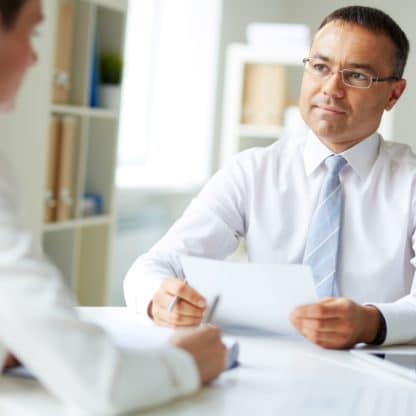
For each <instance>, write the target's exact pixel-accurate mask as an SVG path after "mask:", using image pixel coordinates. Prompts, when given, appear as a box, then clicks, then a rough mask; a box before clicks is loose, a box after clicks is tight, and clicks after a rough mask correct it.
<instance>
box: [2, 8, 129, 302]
mask: <svg viewBox="0 0 416 416" xmlns="http://www.w3.org/2000/svg"><path fill="white" fill-rule="evenodd" d="M60 1H61V0H44V1H43V8H44V15H45V22H44V23H43V24H42V27H41V28H40V36H39V38H38V39H36V44H37V45H36V49H37V51H38V54H39V57H40V59H39V64H38V65H37V67H36V68H35V69H34V70H32V71H31V73H30V74H29V75H28V79H27V80H26V82H25V84H24V85H23V89H22V93H21V95H20V97H19V100H18V106H17V111H16V112H15V113H13V114H10V115H7V116H6V117H4V118H3V120H1V121H0V125H1V127H2V131H3V134H4V135H5V136H6V137H7V139H6V140H4V141H3V142H2V143H1V145H0V146H1V151H2V153H5V154H6V157H7V158H8V160H9V161H10V162H11V163H12V165H13V167H14V171H15V173H16V174H17V175H16V176H17V179H18V182H19V185H20V188H21V191H22V192H21V193H22V204H23V211H24V213H25V214H24V222H25V224H26V226H27V228H29V229H30V230H31V232H32V234H33V235H34V237H35V245H36V247H37V248H38V249H39V250H42V251H43V252H44V253H45V254H46V255H47V256H48V257H49V258H51V260H52V261H53V262H54V263H55V264H56V265H57V266H58V267H59V268H60V270H61V271H62V273H63V275H64V277H65V279H66V280H67V281H68V284H69V285H70V286H71V287H72V289H73V290H74V293H75V294H76V296H77V298H78V300H79V302H80V303H81V304H83V305H103V304H106V303H107V291H108V287H109V278H110V270H111V257H112V255H111V253H112V240H113V234H114V230H115V221H116V215H115V204H114V197H115V168H116V153H117V140H118V122H119V112H118V111H112V110H107V109H101V108H91V107H89V101H90V99H89V91H90V76H91V66H92V59H93V47H94V38H95V36H97V40H98V44H99V50H115V51H119V52H120V53H121V54H122V53H123V48H124V32H125V24H126V17H127V16H126V14H127V3H128V2H127V0H72V2H73V3H74V5H75V10H76V12H75V31H74V46H73V57H72V68H71V96H70V100H69V103H68V104H65V105H56V104H53V103H52V79H53V69H54V52H55V33H56V25H57V12H58V6H59V2H60ZM52 114H58V115H71V116H75V117H76V118H77V119H78V122H79V123H78V125H79V128H78V133H77V149H76V170H75V175H74V176H75V178H74V182H75V184H74V196H75V197H74V200H75V203H74V207H73V214H72V217H71V218H70V219H69V220H67V221H62V222H53V223H47V224H44V195H45V188H46V177H47V153H48V143H49V120H50V117H51V115H52ZM86 192H89V193H96V194H100V195H101V196H102V198H103V212H102V214H100V215H96V216H91V217H82V215H81V204H80V201H81V198H82V196H83V195H84V193H86Z"/></svg>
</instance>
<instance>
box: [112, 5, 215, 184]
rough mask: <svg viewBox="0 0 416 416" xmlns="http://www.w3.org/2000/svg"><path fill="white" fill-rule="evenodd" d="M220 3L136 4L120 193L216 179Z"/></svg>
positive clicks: (130, 34)
mask: <svg viewBox="0 0 416 416" xmlns="http://www.w3.org/2000/svg"><path fill="white" fill-rule="evenodd" d="M221 3H222V0H209V1H206V0H175V1H172V0H140V1H137V0H131V1H130V6H129V7H130V9H129V17H128V22H127V39H126V59H125V63H126V67H125V77H124V86H123V101H122V102H123V105H122V111H121V119H120V148H119V159H118V169H117V185H118V186H119V187H122V188H123V187H151V186H165V187H169V186H172V187H178V188H184V187H195V186H199V185H201V184H202V183H203V182H204V181H205V180H206V179H207V178H208V175H209V174H210V166H211V157H212V140H213V137H212V136H213V131H214V128H213V127H214V126H213V121H214V106H215V91H216V76H217V61H218V54H219V32H220V24H221V8H222V7H221V6H222V4H221Z"/></svg>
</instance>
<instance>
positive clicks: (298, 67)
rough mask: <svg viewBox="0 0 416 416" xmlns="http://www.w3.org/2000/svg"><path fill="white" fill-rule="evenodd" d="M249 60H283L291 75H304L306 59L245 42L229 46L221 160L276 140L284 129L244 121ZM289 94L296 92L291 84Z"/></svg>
mask: <svg viewBox="0 0 416 416" xmlns="http://www.w3.org/2000/svg"><path fill="white" fill-rule="evenodd" d="M248 64H279V65H282V66H285V67H286V68H287V69H288V73H289V79H290V78H291V77H295V78H296V79H297V80H299V79H300V75H301V73H302V70H303V68H302V62H301V61H300V60H295V59H282V58H281V57H279V56H277V55H276V54H275V53H273V52H272V51H271V52H267V51H262V50H258V49H255V48H253V47H250V46H249V45H245V44H239V43H235V44H231V45H229V46H228V48H227V57H226V72H225V82H224V98H223V102H224V107H223V118H222V136H221V138H222V140H221V150H220V152H221V155H220V163H221V164H222V165H223V164H224V163H225V162H226V161H227V160H228V159H229V158H230V157H231V156H232V155H234V154H235V153H237V152H239V151H241V150H244V149H246V148H249V147H252V146H263V145H268V144H271V143H273V142H274V141H275V140H277V139H278V138H279V136H280V135H281V133H282V128H281V127H280V126H277V125H276V126H274V125H253V124H243V123H242V120H243V116H242V113H243V91H244V81H245V80H244V74H245V66H246V65H248ZM289 94H290V95H294V94H293V93H292V91H290V88H289Z"/></svg>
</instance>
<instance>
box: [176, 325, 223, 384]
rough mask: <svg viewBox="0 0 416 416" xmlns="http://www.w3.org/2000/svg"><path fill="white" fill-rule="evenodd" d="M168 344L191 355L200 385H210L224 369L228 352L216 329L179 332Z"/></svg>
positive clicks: (206, 328)
mask: <svg viewBox="0 0 416 416" xmlns="http://www.w3.org/2000/svg"><path fill="white" fill-rule="evenodd" d="M170 342H171V343H172V344H173V345H175V346H176V347H178V348H182V349H183V350H185V351H187V352H188V353H189V354H191V355H192V357H193V359H194V361H195V364H196V366H197V368H198V372H199V375H200V379H201V382H202V384H207V383H210V382H211V381H212V380H214V379H215V378H216V377H218V375H219V374H220V373H221V372H222V371H224V369H225V368H226V363H227V353H228V352H227V349H226V347H225V345H224V344H223V342H222V340H221V331H220V330H219V329H218V328H216V327H213V326H211V325H207V326H204V327H199V328H193V329H189V330H179V331H177V332H176V333H175V335H174V336H173V337H172V338H171V339H170Z"/></svg>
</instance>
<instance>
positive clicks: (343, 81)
mask: <svg viewBox="0 0 416 416" xmlns="http://www.w3.org/2000/svg"><path fill="white" fill-rule="evenodd" d="M314 59H316V58H303V59H302V63H303V65H304V68H305V71H307V69H306V65H307V64H308V63H309V62H311V61H312V60H314ZM344 71H352V72H358V71H355V70H354V69H352V68H351V69H350V68H344V69H339V70H338V71H334V72H330V73H329V74H328V75H326V76H323V77H320V79H325V78H328V76H329V75H334V74H337V73H338V72H340V73H341V79H342V83H343V84H344V85H346V86H347V87H352V88H360V89H368V88H371V87H372V85H373V83H375V82H388V81H400V80H401V78H399V77H396V76H395V75H390V76H389V77H384V78H381V77H372V75H371V74H369V73H368V72H364V71H363V72H361V73H362V74H365V75H368V76H369V78H370V84H369V85H368V87H358V86H357V85H351V84H348V83H346V82H345V80H344ZM311 75H313V74H311ZM317 78H318V77H317Z"/></svg>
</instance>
